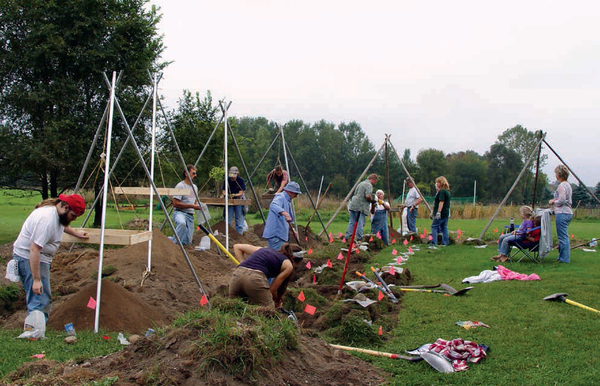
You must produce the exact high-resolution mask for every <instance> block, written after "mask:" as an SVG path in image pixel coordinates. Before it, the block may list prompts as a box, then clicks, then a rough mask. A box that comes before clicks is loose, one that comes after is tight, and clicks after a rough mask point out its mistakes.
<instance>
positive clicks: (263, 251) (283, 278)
mask: <svg viewBox="0 0 600 386" xmlns="http://www.w3.org/2000/svg"><path fill="white" fill-rule="evenodd" d="M303 255H304V252H303V251H302V248H300V246H299V245H297V244H289V243H285V244H284V245H283V247H281V250H279V251H276V250H274V249H272V248H259V249H257V250H256V251H255V252H253V253H252V254H251V255H250V257H248V258H247V259H246V260H244V261H242V262H241V263H240V265H238V266H237V268H236V269H235V271H233V277H232V278H231V281H230V282H229V297H231V298H234V297H241V298H243V299H247V300H248V303H250V304H257V305H262V306H270V307H275V308H280V307H281V305H282V303H283V295H284V294H285V291H286V289H287V286H288V283H289V281H290V279H291V276H292V273H293V272H294V268H295V267H296V266H297V265H298V264H299V263H300V262H301V261H302V257H303ZM270 277H274V278H275V280H273V283H271V285H269V282H268V281H267V279H268V278H270Z"/></svg>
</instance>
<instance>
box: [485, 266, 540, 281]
mask: <svg viewBox="0 0 600 386" xmlns="http://www.w3.org/2000/svg"><path fill="white" fill-rule="evenodd" d="M496 270H497V271H498V274H500V277H501V278H502V280H542V279H540V277H539V276H538V275H536V274H535V273H532V274H531V275H525V274H524V273H518V272H515V271H511V270H510V269H508V268H505V267H503V266H501V265H499V266H498V267H497V268H496Z"/></svg>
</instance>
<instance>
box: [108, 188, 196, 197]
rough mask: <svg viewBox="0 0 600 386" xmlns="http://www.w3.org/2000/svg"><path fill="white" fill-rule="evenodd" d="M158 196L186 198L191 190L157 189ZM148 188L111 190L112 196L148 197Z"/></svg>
mask: <svg viewBox="0 0 600 386" xmlns="http://www.w3.org/2000/svg"><path fill="white" fill-rule="evenodd" d="M157 190H158V194H160V195H161V196H188V195H190V194H192V190H191V189H175V188H157ZM150 191H151V189H150V187H123V186H121V187H116V188H114V189H113V193H114V194H128V195H132V196H133V195H139V196H142V195H143V196H149V195H150Z"/></svg>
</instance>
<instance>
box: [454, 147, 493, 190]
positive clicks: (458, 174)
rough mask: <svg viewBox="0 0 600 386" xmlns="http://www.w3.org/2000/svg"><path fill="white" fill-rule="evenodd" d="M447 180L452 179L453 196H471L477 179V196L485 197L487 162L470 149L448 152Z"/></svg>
mask: <svg viewBox="0 0 600 386" xmlns="http://www.w3.org/2000/svg"><path fill="white" fill-rule="evenodd" d="M447 159H448V180H449V181H452V195H453V196H455V197H471V196H473V186H474V183H475V181H477V196H478V197H479V199H480V200H481V199H483V198H485V194H486V181H487V162H486V161H485V159H484V157H483V156H481V155H479V154H477V153H476V152H474V151H472V150H468V151H466V152H458V153H453V154H449V155H448V156H447Z"/></svg>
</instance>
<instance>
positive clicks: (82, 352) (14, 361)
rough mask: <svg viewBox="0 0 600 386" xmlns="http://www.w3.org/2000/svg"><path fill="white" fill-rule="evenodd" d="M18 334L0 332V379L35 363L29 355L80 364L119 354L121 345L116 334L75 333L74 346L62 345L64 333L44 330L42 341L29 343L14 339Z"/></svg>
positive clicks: (17, 332)
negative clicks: (24, 364) (22, 365)
mask: <svg viewBox="0 0 600 386" xmlns="http://www.w3.org/2000/svg"><path fill="white" fill-rule="evenodd" d="M21 332H22V331H9V330H3V329H0V342H2V344H0V378H2V377H4V376H5V375H6V374H8V373H9V372H11V371H13V370H15V369H16V368H18V367H19V366H20V365H21V364H22V363H25V362H31V361H36V360H38V359H34V358H30V357H31V356H32V355H35V354H41V353H44V355H45V358H46V359H50V360H55V361H59V362H64V361H67V360H70V359H73V360H75V361H83V360H85V359H88V358H94V357H97V356H101V355H106V354H109V353H112V352H115V351H119V350H120V349H121V348H122V347H123V346H121V345H120V344H119V341H118V340H117V333H116V332H115V333H112V332H111V333H103V332H101V333H99V334H94V333H93V332H89V331H78V332H77V343H76V344H67V343H65V342H64V339H65V337H66V332H64V331H63V332H60V333H59V332H54V331H50V332H49V331H47V332H46V339H42V340H38V341H29V340H26V339H16V337H17V336H19V335H20V334H21ZM104 335H107V336H109V337H110V339H109V340H105V339H104V338H103V336H104Z"/></svg>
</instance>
